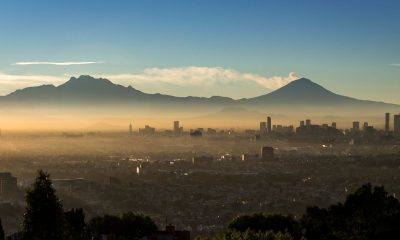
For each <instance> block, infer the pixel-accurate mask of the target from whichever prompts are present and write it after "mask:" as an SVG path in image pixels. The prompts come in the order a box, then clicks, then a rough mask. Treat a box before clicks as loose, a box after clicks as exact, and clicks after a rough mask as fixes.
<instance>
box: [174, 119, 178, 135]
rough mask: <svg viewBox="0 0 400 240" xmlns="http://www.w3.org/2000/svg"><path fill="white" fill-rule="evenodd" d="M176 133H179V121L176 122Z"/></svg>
mask: <svg viewBox="0 0 400 240" xmlns="http://www.w3.org/2000/svg"><path fill="white" fill-rule="evenodd" d="M174 132H175V133H179V121H174Z"/></svg>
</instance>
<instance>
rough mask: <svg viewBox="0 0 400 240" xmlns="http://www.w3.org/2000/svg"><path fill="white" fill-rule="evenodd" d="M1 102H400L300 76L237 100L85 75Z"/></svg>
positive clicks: (298, 105)
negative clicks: (148, 89) (343, 91)
mask: <svg viewBox="0 0 400 240" xmlns="http://www.w3.org/2000/svg"><path fill="white" fill-rule="evenodd" d="M0 104H1V105H3V106H4V105H13V106H16V105H23V106H26V105H50V106H57V105H74V104H79V105H80V106H83V105H86V106H98V105H101V106H106V105H113V104H119V105H121V104H122V105H132V106H136V105H146V106H148V105H150V106H160V105H161V106H165V105H171V104H173V105H174V106H177V107H189V108H190V107H198V106H202V107H211V108H212V107H216V108H221V107H246V108H256V109H260V108H262V109H268V111H295V110H299V111H303V110H304V109H308V110H315V109H319V110H326V111H327V112H329V111H333V110H335V111H336V110H339V111H353V110H354V111H355V110H363V111H380V112H383V111H400V105H396V104H389V103H384V102H376V101H369V100H359V99H355V98H351V97H347V96H342V95H339V94H336V93H333V92H331V91H329V90H327V89H325V88H324V87H322V86H320V85H318V84H316V83H314V82H313V81H311V80H309V79H306V78H300V79H298V80H295V81H292V82H290V83H289V84H287V85H285V86H283V87H281V88H279V89H277V90H275V91H273V92H270V93H267V94H265V95H261V96H257V97H253V98H245V99H239V100H234V99H232V98H228V97H221V96H213V97H209V98H205V97H192V96H188V97H175V96H170V95H163V94H158V93H157V94H148V93H144V92H141V91H139V90H137V89H134V88H133V87H131V86H128V87H124V86H121V85H118V84H114V83H112V82H111V81H110V80H108V79H103V78H93V77H91V76H87V75H83V76H80V77H78V78H75V77H72V78H70V79H69V80H68V81H67V82H65V83H64V84H61V85H59V86H54V85H42V86H37V87H28V88H24V89H20V90H16V91H15V92H12V93H10V94H8V95H6V96H2V97H0Z"/></svg>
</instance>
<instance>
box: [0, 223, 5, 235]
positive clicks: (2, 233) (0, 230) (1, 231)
mask: <svg viewBox="0 0 400 240" xmlns="http://www.w3.org/2000/svg"><path fill="white" fill-rule="evenodd" d="M4 239H5V236H4V229H3V223H2V222H1V219H0V240H4Z"/></svg>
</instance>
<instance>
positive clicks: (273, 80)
mask: <svg viewBox="0 0 400 240" xmlns="http://www.w3.org/2000/svg"><path fill="white" fill-rule="evenodd" d="M106 78H109V79H111V80H114V81H117V82H126V83H127V82H131V83H132V82H133V83H139V84H144V83H146V84H151V83H167V84H172V85H176V86H209V87H212V86H213V85H215V84H231V83H240V82H255V83H257V84H258V85H260V86H261V87H263V88H265V89H268V90H274V89H277V88H279V87H282V86H284V85H286V84H287V83H289V82H291V81H293V80H296V79H297V78H298V77H296V74H295V73H294V72H291V73H289V74H288V76H283V77H282V76H272V77H266V76H262V75H259V74H254V73H244V72H239V71H237V70H234V69H226V68H221V67H194V66H192V67H183V68H147V69H145V70H144V71H143V73H140V74H117V75H108V76H106Z"/></svg>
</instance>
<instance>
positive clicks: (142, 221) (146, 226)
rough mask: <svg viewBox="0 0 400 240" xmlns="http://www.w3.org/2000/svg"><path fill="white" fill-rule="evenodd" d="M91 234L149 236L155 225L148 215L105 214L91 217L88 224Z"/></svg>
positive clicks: (117, 237)
mask: <svg viewBox="0 0 400 240" xmlns="http://www.w3.org/2000/svg"><path fill="white" fill-rule="evenodd" d="M88 229H89V232H90V234H91V235H92V236H99V235H101V234H104V235H107V236H108V238H109V239H127V240H128V239H137V238H142V237H146V236H151V235H152V234H153V233H155V232H156V231H157V226H156V224H155V223H154V222H153V220H152V219H151V218H150V217H147V216H144V215H142V214H135V213H132V212H128V213H125V214H123V215H122V216H121V217H118V216H112V215H105V216H103V217H95V218H93V219H92V220H91V221H90V223H89V225H88Z"/></svg>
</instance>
